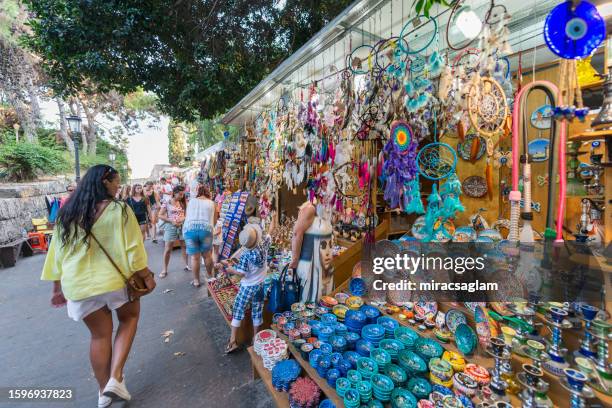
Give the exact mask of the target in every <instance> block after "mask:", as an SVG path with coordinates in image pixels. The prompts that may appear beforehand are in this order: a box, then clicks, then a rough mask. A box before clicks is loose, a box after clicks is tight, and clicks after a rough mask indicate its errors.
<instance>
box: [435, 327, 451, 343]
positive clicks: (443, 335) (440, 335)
mask: <svg viewBox="0 0 612 408" xmlns="http://www.w3.org/2000/svg"><path fill="white" fill-rule="evenodd" d="M433 333H434V335H435V336H436V339H438V340H440V341H441V342H443V343H448V342H449V341H451V339H452V338H453V333H451V332H449V331H448V330H440V329H438V328H435V329H434V330H433Z"/></svg>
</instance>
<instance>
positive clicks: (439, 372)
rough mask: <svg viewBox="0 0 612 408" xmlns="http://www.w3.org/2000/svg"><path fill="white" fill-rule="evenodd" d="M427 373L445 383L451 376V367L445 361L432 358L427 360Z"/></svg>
mask: <svg viewBox="0 0 612 408" xmlns="http://www.w3.org/2000/svg"><path fill="white" fill-rule="evenodd" d="M428 365H429V372H430V373H431V374H432V375H433V376H435V377H437V378H438V379H439V380H440V381H441V382H446V381H448V380H450V379H451V377H452V376H453V367H452V366H451V365H450V363H449V362H448V361H446V360H443V359H441V358H438V357H436V358H432V359H431V360H429V364H428Z"/></svg>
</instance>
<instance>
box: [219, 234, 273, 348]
mask: <svg viewBox="0 0 612 408" xmlns="http://www.w3.org/2000/svg"><path fill="white" fill-rule="evenodd" d="M239 240H240V245H241V246H242V248H240V250H239V253H240V258H239V259H240V260H239V262H238V264H237V265H236V266H235V267H234V266H232V263H231V262H230V261H225V260H224V261H221V262H220V263H219V264H217V268H222V269H224V270H225V272H226V273H229V274H238V275H242V276H243V278H242V280H241V281H240V290H239V291H238V295H236V300H235V301H234V307H233V309H232V333H231V336H230V339H229V342H228V344H227V346H226V348H225V353H226V354H229V353H231V352H233V351H235V350H236V349H238V344H237V343H236V335H237V333H238V328H240V324H241V323H242V320H243V319H244V314H245V311H246V308H247V307H248V306H249V305H251V316H252V319H253V331H254V334H255V333H257V332H258V331H259V326H261V323H262V316H263V306H264V299H263V298H264V296H263V281H264V279H265V277H266V270H267V265H266V257H265V250H264V248H263V245H262V244H263V243H262V239H261V237H260V236H259V234H258V231H257V229H256V228H254V227H253V226H251V225H248V224H247V225H245V227H244V229H243V230H242V232H241V233H240V236H239ZM236 256H237V254H234V257H236Z"/></svg>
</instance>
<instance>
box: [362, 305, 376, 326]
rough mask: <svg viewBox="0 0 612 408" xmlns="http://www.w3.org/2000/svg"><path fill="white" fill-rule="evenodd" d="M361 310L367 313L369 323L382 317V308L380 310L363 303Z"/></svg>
mask: <svg viewBox="0 0 612 408" xmlns="http://www.w3.org/2000/svg"><path fill="white" fill-rule="evenodd" d="M359 310H361V311H362V312H363V313H365V315H366V317H367V319H368V320H367V321H368V323H369V324H373V323H376V320H377V319H378V318H379V317H380V310H378V309H377V308H375V307H374V306H370V305H363V306H361V308H360V309H359Z"/></svg>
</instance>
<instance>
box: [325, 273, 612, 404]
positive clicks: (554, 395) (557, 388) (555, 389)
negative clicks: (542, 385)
mask: <svg viewBox="0 0 612 408" xmlns="http://www.w3.org/2000/svg"><path fill="white" fill-rule="evenodd" d="M349 281H350V280H349ZM349 281H347V282H345V283H344V284H342V285H341V286H340V287H338V288H337V290H336V291H337V292H345V293H348V285H349ZM607 284H608V285H609V284H610V281H609V279H607ZM364 300H365V303H367V304H369V302H368V301H367V298H365V297H364ZM438 308H439V310H441V311H442V312H445V313H446V311H448V310H449V309H457V310H459V311H461V312H462V313H463V314H464V315H465V316H466V318H467V321H468V324H469V325H470V326H471V327H474V326H475V322H474V314H473V313H472V312H471V311H470V310H468V309H467V308H466V307H464V306H463V305H459V304H450V303H446V302H439V303H438ZM378 309H379V310H380V311H381V313H382V314H383V315H387V316H391V317H393V318H394V319H395V320H397V321H398V322H399V323H400V325H402V326H407V327H411V328H413V329H415V330H417V331H418V332H419V334H420V335H421V336H422V337H426V338H430V339H433V340H436V341H438V340H437V339H436V336H435V335H434V334H433V331H432V330H431V329H427V330H425V331H419V330H418V329H417V327H416V326H413V325H410V324H409V323H408V322H407V321H405V320H401V319H399V318H398V315H399V313H394V314H389V313H387V312H386V311H385V309H384V308H382V307H378ZM535 317H536V319H537V320H538V321H539V322H543V321H544V316H543V315H542V314H541V313H539V312H537V313H536V315H535ZM543 329H544V328H543ZM567 333H570V331H568V332H567ZM567 333H566V334H567ZM563 340H564V342H565V343H566V346H569V349H571V350H575V349H578V346H579V342H580V340H581V338H578V337H576V336H571V335H566V336H564V338H563ZM438 343H439V344H440V345H441V346H442V347H443V348H444V349H445V350H449V351H453V352H456V353H459V354H461V353H460V352H459V350H458V349H457V347H456V346H455V344H453V343H442V342H440V341H438ZM477 347H478V349H477V351H476V352H475V353H474V354H473V355H471V356H468V357H466V358H465V359H466V362H467V363H475V364H478V365H480V366H482V367H485V368H487V369H490V368H492V367H493V365H494V361H493V359H492V358H491V357H489V356H485V355H483V354H484V353H483V351H482V349H481V347H480V345H478V346H477ZM510 362H511V364H512V368H513V370H514V373H518V372H520V371H521V366H522V364H528V363H531V359H530V358H528V357H523V356H519V355H517V354H516V353H512V357H511V360H510ZM543 371H544V377H543V379H544V381H546V382H547V383H548V384H549V385H550V387H549V389H548V393H547V394H548V396H549V397H550V399H551V400H552V402H553V404H554V406H555V407H565V406H567V403H568V401H569V398H570V394H569V392H568V391H567V390H566V389H565V388H564V387H563V386H562V385H561V383H560V381H559V377H555V376H553V375H552V374H550V373H548V372H547V371H546V370H543ZM593 391H594V392H595V398H596V399H597V400H599V402H600V403H601V404H602V406H612V396H609V395H605V394H604V393H602V392H600V391H597V390H596V389H593ZM509 397H510V403H511V404H512V405H513V406H514V407H520V406H522V405H521V401H520V399H519V398H518V397H517V396H516V395H512V394H509ZM592 401H594V400H592Z"/></svg>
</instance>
